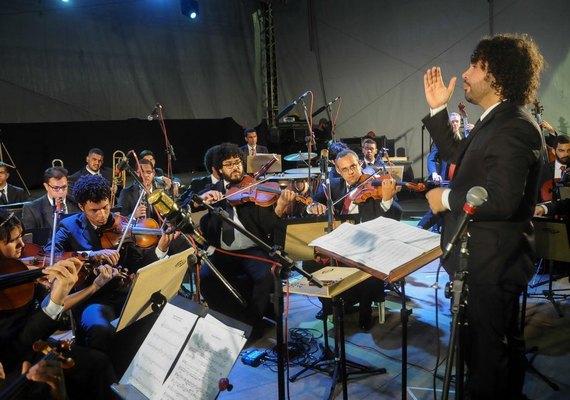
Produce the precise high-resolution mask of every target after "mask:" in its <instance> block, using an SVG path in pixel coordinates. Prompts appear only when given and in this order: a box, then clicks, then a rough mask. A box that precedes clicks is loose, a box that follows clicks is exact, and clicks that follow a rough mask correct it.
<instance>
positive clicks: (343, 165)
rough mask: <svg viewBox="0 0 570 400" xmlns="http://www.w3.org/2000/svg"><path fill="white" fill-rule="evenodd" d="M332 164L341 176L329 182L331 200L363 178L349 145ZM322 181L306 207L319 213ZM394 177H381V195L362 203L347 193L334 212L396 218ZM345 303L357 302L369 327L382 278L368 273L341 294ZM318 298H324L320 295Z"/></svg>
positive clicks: (323, 208) (399, 210)
mask: <svg viewBox="0 0 570 400" xmlns="http://www.w3.org/2000/svg"><path fill="white" fill-rule="evenodd" d="M335 168H336V170H337V172H338V173H339V174H340V178H333V179H332V180H331V183H330V189H331V198H332V201H333V203H335V202H337V200H339V199H341V198H342V197H344V196H345V195H346V194H347V193H349V192H350V191H351V190H353V189H354V188H356V187H357V186H358V183H359V182H360V180H361V178H362V168H361V166H360V161H359V159H358V155H357V154H356V153H355V152H354V151H352V150H349V149H345V150H342V151H341V152H340V153H338V154H337V156H336V160H335ZM323 186H324V185H321V187H319V190H318V191H317V193H316V194H315V195H313V196H312V198H313V201H314V202H313V203H312V204H311V205H309V206H308V207H307V212H308V213H309V214H316V215H322V214H324V213H326V211H327V208H326V206H325V204H326V202H327V198H326V196H325V190H324V187H323ZM395 194H396V181H395V180H394V179H392V178H390V179H384V180H383V181H382V199H381V200H375V199H373V198H369V199H368V200H366V201H365V202H364V203H361V204H355V203H354V202H352V201H351V198H350V196H346V197H344V199H345V200H344V201H338V202H337V203H336V205H335V210H334V212H335V214H336V215H347V214H356V215H358V217H357V220H358V222H366V221H370V220H372V219H375V218H378V217H386V218H392V219H395V220H396V221H399V220H400V218H401V217H402V208H401V207H400V205H399V204H398V203H397V202H396V201H395V199H394V195H395ZM342 297H343V298H344V300H345V302H346V303H352V304H356V303H360V307H359V312H360V316H359V326H360V327H361V328H362V329H364V330H369V329H370V328H371V327H372V302H373V301H374V300H378V301H383V299H384V282H383V281H382V280H380V279H377V278H374V277H371V278H369V279H367V280H365V281H364V282H362V283H361V284H359V285H357V286H355V287H353V288H351V289H350V290H348V291H347V292H345V293H344V294H343V296H342ZM321 301H323V300H322V299H321ZM323 308H324V312H325V314H329V313H330V303H328V302H326V301H323Z"/></svg>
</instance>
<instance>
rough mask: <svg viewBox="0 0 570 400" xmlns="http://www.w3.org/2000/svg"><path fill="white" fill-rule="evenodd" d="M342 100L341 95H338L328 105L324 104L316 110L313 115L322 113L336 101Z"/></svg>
mask: <svg viewBox="0 0 570 400" xmlns="http://www.w3.org/2000/svg"><path fill="white" fill-rule="evenodd" d="M339 100H340V96H337V97H336V98H335V99H334V100H333V101H331V102H329V103H328V104H327V105H326V106H322V107H321V108H319V109H318V110H317V111H315V112H314V113H313V115H312V117H314V116H315V115H319V114H320V113H322V112H323V111H325V110H326V109H327V108H328V107H330V106H332V105H333V104H334V103H336V102H337V101H339Z"/></svg>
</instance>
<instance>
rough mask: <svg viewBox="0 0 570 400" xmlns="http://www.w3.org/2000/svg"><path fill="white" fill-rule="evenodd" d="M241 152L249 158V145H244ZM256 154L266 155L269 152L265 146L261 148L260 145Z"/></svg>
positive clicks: (256, 148)
mask: <svg viewBox="0 0 570 400" xmlns="http://www.w3.org/2000/svg"><path fill="white" fill-rule="evenodd" d="M240 149H241V151H243V154H245V155H246V157H247V156H249V147H247V144H245V145H243V146H241V147H240ZM255 153H256V154H257V153H261V154H266V153H269V150H267V147H265V146H260V145H258V144H257V145H255Z"/></svg>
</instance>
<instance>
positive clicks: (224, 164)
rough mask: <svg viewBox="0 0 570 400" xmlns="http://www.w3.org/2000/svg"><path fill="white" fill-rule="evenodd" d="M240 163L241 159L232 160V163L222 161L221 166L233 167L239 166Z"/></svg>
mask: <svg viewBox="0 0 570 400" xmlns="http://www.w3.org/2000/svg"><path fill="white" fill-rule="evenodd" d="M240 165H242V162H241V160H237V161H234V162H233V163H223V164H222V167H225V168H235V167H239V166H240Z"/></svg>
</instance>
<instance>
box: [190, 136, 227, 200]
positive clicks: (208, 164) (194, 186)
mask: <svg viewBox="0 0 570 400" xmlns="http://www.w3.org/2000/svg"><path fill="white" fill-rule="evenodd" d="M217 148H218V145H216V146H212V147H210V148H209V149H208V150H206V154H204V167H205V168H206V172H207V173H208V175H206V176H202V177H199V178H194V179H192V181H191V182H190V186H189V188H190V192H191V193H200V192H201V191H203V190H204V189H206V187H208V186H210V185H215V184H216V183H218V181H219V180H220V178H221V177H220V174H219V173H218V171H217V170H216V168H214V165H213V158H214V154H215V153H216V150H217Z"/></svg>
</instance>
